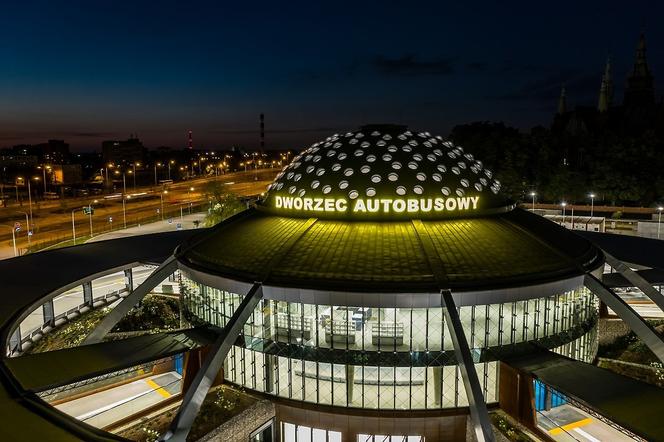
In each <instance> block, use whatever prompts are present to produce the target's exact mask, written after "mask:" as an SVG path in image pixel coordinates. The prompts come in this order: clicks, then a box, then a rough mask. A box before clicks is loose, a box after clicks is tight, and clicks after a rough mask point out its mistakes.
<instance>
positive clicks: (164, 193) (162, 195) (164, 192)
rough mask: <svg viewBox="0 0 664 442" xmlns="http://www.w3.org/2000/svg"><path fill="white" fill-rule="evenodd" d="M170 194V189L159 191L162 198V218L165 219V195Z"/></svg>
mask: <svg viewBox="0 0 664 442" xmlns="http://www.w3.org/2000/svg"><path fill="white" fill-rule="evenodd" d="M166 194H168V190H164V191H163V192H161V193H159V198H161V220H162V221H163V220H164V195H166Z"/></svg>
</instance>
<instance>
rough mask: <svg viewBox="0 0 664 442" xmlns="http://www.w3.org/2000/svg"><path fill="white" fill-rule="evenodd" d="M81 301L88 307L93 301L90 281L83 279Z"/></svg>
mask: <svg viewBox="0 0 664 442" xmlns="http://www.w3.org/2000/svg"><path fill="white" fill-rule="evenodd" d="M83 303H84V304H87V305H88V306H90V307H92V304H93V303H94V301H93V298H92V281H85V282H84V283H83Z"/></svg>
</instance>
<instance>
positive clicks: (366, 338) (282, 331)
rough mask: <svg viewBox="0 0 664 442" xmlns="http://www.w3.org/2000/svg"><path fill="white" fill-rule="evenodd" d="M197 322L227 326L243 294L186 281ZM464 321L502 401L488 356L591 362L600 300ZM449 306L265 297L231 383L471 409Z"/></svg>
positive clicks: (483, 312)
mask: <svg viewBox="0 0 664 442" xmlns="http://www.w3.org/2000/svg"><path fill="white" fill-rule="evenodd" d="M182 294H183V300H184V304H185V307H186V309H187V311H188V312H189V314H190V315H191V316H192V317H193V318H194V320H196V319H199V320H201V321H203V322H206V323H211V324H214V325H217V326H223V325H225V324H226V322H227V321H228V319H229V318H230V316H231V315H232V314H233V312H234V311H235V309H236V308H237V306H238V305H239V304H240V302H241V300H242V295H238V294H235V293H230V292H227V291H224V290H219V289H215V288H211V287H207V286H204V285H202V284H200V283H197V282H195V281H193V280H191V279H188V278H186V277H184V276H183V278H182ZM460 317H461V321H462V323H463V326H464V331H465V333H466V337H467V339H468V343H469V345H470V347H471V351H472V352H473V358H474V360H475V362H476V369H477V372H478V376H479V378H480V381H481V382H482V384H483V385H482V386H483V389H484V395H485V398H486V401H487V402H489V403H491V402H496V401H497V378H498V362H496V361H495V360H493V359H494V358H492V357H491V356H490V352H488V351H487V350H489V349H492V350H506V349H509V348H510V346H512V347H513V346H514V344H517V345H518V344H519V343H525V342H533V341H538V342H540V343H542V344H544V345H546V346H547V347H548V348H551V349H554V351H557V352H559V353H561V354H563V355H566V356H569V357H572V358H575V359H580V360H584V361H588V362H589V361H591V360H592V359H593V358H594V356H595V353H596V351H597V340H596V323H597V301H596V298H595V297H594V296H593V295H592V294H591V293H590V292H589V291H588V290H587V289H585V288H582V287H581V288H578V289H576V290H572V291H568V292H565V293H562V294H559V295H555V296H550V297H546V298H535V299H530V300H525V301H514V302H507V303H502V304H490V305H475V306H464V307H461V309H460ZM443 321H444V317H443V309H442V308H441V307H430V308H382V307H381V308H366V307H352V306H330V305H316V304H304V303H293V302H283V301H274V300H263V301H262V302H261V303H260V304H259V306H258V307H257V308H256V309H255V310H254V312H253V313H252V316H251V318H250V319H249V321H247V323H246V325H245V327H244V334H243V336H242V337H241V338H240V339H238V341H237V342H236V344H235V345H234V346H233V347H232V348H231V351H230V353H229V355H228V357H227V358H226V361H225V364H224V376H225V378H226V379H227V380H228V381H230V382H233V383H235V384H238V385H242V386H244V387H246V388H250V389H252V390H257V391H261V392H265V393H269V394H274V395H277V396H281V397H285V398H289V399H295V400H301V401H306V402H314V403H320V404H329V405H339V406H344V407H358V408H372V409H376V408H380V409H430V408H454V407H461V406H466V405H468V402H467V399H466V395H465V390H464V388H463V381H462V379H461V373H460V371H459V370H458V368H457V367H456V358H455V356H454V348H453V345H452V340H451V339H450V336H449V332H448V330H447V327H446V326H445V324H444V322H443Z"/></svg>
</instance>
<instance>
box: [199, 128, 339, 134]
mask: <svg viewBox="0 0 664 442" xmlns="http://www.w3.org/2000/svg"><path fill="white" fill-rule="evenodd" d="M341 130H346V129H344V128H340V127H313V128H304V129H290V128H284V129H272V130H266V131H265V133H266V134H298V133H320V132H322V133H332V132H338V131H341ZM259 132H260V131H259V130H258V129H238V130H233V129H229V130H223V129H221V130H215V131H211V133H215V134H226V135H250V134H257V133H259Z"/></svg>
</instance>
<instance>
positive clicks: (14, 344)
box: [9, 324, 22, 353]
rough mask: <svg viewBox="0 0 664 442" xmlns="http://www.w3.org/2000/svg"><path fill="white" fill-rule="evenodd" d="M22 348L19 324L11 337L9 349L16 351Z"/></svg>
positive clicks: (12, 351) (11, 351)
mask: <svg viewBox="0 0 664 442" xmlns="http://www.w3.org/2000/svg"><path fill="white" fill-rule="evenodd" d="M21 350H22V348H21V325H20V324H19V325H18V326H16V329H15V330H14V333H12V335H11V336H10V338H9V351H10V353H14V352H19V351H21Z"/></svg>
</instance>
